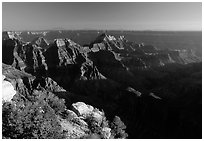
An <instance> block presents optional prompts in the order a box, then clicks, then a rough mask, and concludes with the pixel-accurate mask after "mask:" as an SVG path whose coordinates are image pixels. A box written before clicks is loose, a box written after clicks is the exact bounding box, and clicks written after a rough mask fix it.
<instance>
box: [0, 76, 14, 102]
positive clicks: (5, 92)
mask: <svg viewBox="0 0 204 141" xmlns="http://www.w3.org/2000/svg"><path fill="white" fill-rule="evenodd" d="M5 78H6V77H5V75H2V100H3V101H5V102H11V99H12V98H13V96H14V95H15V94H16V91H15V90H14V87H13V85H12V84H11V83H10V82H9V81H7V80H5Z"/></svg>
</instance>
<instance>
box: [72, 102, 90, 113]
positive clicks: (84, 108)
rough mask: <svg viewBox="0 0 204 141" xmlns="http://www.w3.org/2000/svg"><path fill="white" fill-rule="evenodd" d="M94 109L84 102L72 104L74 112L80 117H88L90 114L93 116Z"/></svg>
mask: <svg viewBox="0 0 204 141" xmlns="http://www.w3.org/2000/svg"><path fill="white" fill-rule="evenodd" d="M93 109H94V108H93V107H92V106H90V105H86V104H85V103H84V102H77V103H74V104H72V110H73V111H74V112H75V113H76V114H77V115H78V116H83V115H84V116H86V115H88V114H91V113H92V111H93Z"/></svg>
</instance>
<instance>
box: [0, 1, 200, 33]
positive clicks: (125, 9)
mask: <svg viewBox="0 0 204 141" xmlns="http://www.w3.org/2000/svg"><path fill="white" fill-rule="evenodd" d="M2 26H3V27H2V28H3V30H48V29H68V30H70V29H71V30H76V29H102V30H168V31H169V30H170V31H171V30H202V3H201V2H195V3H193V2H174V3H170V2H165V3H161V2H160V3H159V2H154V3H150V2H145V3H142V2H133V3H125V2H117V3H113V2H112V3H109V2H106V3H100V2H95V3H93V2H92V3H90V2H78V3H70V2H67V3H65V2H58V3H47V2H44V3H40V2H38V3H34V2H32V3H31V2H28V3H26V2H23V3H19V2H15V3H14V2H3V3H2Z"/></svg>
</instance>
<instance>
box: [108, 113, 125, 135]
mask: <svg viewBox="0 0 204 141" xmlns="http://www.w3.org/2000/svg"><path fill="white" fill-rule="evenodd" d="M110 127H111V134H112V136H114V138H122V139H124V138H127V137H128V134H127V133H125V129H126V126H125V124H124V123H123V122H122V121H121V119H120V117H118V116H115V117H114V119H113V122H112V123H111V124H110Z"/></svg>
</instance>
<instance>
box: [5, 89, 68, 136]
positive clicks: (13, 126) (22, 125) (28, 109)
mask: <svg viewBox="0 0 204 141" xmlns="http://www.w3.org/2000/svg"><path fill="white" fill-rule="evenodd" d="M35 96H36V97H35V101H29V100H25V99H24V100H22V99H21V97H20V95H19V97H18V98H16V102H13V103H8V102H5V103H3V106H2V122H3V125H2V133H3V138H11V139H16V138H18V139H59V138H64V134H63V132H62V130H61V126H60V124H59V122H58V118H57V115H56V113H60V111H62V107H63V103H60V102H61V101H59V103H58V100H59V99H57V98H53V96H50V97H49V96H48V95H47V96H46V95H44V93H42V92H37V91H36V92H35ZM58 105H59V107H58Z"/></svg>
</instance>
